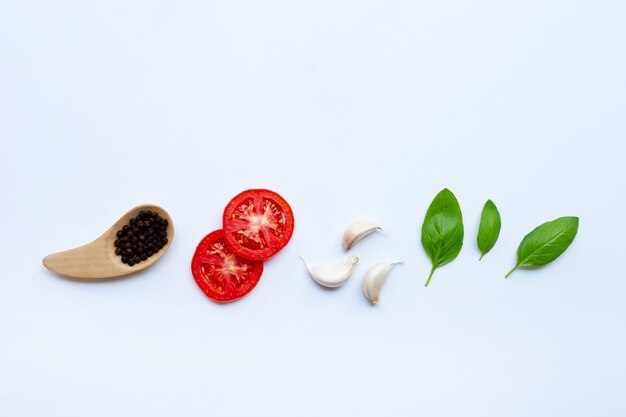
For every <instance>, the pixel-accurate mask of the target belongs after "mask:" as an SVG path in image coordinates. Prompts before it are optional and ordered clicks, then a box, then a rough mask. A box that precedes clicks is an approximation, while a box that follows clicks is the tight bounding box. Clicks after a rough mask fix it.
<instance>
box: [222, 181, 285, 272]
mask: <svg viewBox="0 0 626 417" xmlns="http://www.w3.org/2000/svg"><path fill="white" fill-rule="evenodd" d="M223 227H224V236H226V241H227V242H228V244H229V245H230V247H231V248H232V249H233V252H235V253H236V254H237V255H239V256H242V257H244V258H246V259H252V260H255V261H261V260H265V259H269V258H271V257H272V256H274V255H276V254H277V253H278V252H279V251H280V250H281V249H282V248H284V247H285V245H287V243H289V240H290V239H291V235H292V234H293V227H294V219H293V212H292V211H291V207H290V206H289V203H287V202H286V201H285V199H284V198H282V197H281V196H280V195H278V194H276V193H275V192H274V191H270V190H247V191H244V192H242V193H240V194H238V195H237V196H236V197H235V198H233V199H232V200H230V202H229V203H228V205H227V206H226V209H225V210H224V219H223Z"/></svg>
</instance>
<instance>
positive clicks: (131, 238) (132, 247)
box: [113, 210, 169, 266]
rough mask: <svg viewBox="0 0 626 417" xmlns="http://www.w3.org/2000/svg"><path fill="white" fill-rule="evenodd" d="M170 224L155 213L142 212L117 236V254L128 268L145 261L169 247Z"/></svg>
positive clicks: (118, 232)
mask: <svg viewBox="0 0 626 417" xmlns="http://www.w3.org/2000/svg"><path fill="white" fill-rule="evenodd" d="M168 224H169V223H168V221H167V219H164V218H163V217H161V216H160V215H159V214H158V213H156V212H154V211H151V210H146V211H143V210H142V211H140V212H139V214H137V216H136V217H133V218H132V219H130V220H129V221H128V224H126V225H124V226H122V229H121V230H118V231H117V233H116V234H115V236H116V237H117V239H116V240H115V242H114V243H113V246H114V247H115V254H116V255H118V256H121V258H122V262H123V263H125V264H128V266H134V265H135V264H138V263H140V262H142V261H145V260H146V259H148V258H149V257H151V256H152V255H154V254H155V253H157V252H158V251H159V250H161V249H162V248H163V247H164V246H165V245H167V242H168V240H167V226H168Z"/></svg>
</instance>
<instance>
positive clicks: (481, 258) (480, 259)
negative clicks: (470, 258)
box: [478, 253, 486, 262]
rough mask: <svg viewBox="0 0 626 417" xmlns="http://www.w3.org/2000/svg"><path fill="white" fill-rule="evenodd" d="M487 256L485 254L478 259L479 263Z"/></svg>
mask: <svg viewBox="0 0 626 417" xmlns="http://www.w3.org/2000/svg"><path fill="white" fill-rule="evenodd" d="M485 255H486V253H483V254H482V255H480V258H478V261H479V262H480V261H482V260H483V257H484V256H485Z"/></svg>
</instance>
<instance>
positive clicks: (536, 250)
mask: <svg viewBox="0 0 626 417" xmlns="http://www.w3.org/2000/svg"><path fill="white" fill-rule="evenodd" d="M577 232H578V217H560V218H558V219H556V220H553V221H551V222H546V223H544V224H542V225H541V226H539V227H537V228H536V229H535V230H533V231H532V232H530V233H529V234H527V235H526V236H525V237H524V239H523V240H522V243H520V245H519V248H517V265H515V267H514V268H513V269H511V271H510V272H509V273H508V274H506V277H505V278H508V277H509V275H511V274H512V273H513V271H515V270H516V269H517V268H519V267H520V266H522V267H533V266H542V265H546V264H549V263H550V262H552V261H554V260H555V259H556V258H558V257H559V256H560V255H561V254H562V253H563V252H565V250H566V249H567V248H568V247H569V245H571V243H572V242H573V241H574V238H575V237H576V233H577Z"/></svg>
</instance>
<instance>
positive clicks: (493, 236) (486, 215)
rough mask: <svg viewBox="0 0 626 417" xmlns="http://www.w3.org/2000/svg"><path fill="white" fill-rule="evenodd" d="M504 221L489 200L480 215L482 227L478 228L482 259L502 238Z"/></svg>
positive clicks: (477, 239)
mask: <svg viewBox="0 0 626 417" xmlns="http://www.w3.org/2000/svg"><path fill="white" fill-rule="evenodd" d="M501 227H502V221H501V219H500V212H499V211H498V208H497V207H496V205H495V204H493V201H491V200H487V202H486V203H485V206H484V207H483V212H482V213H481V215H480V226H478V237H477V238H476V241H477V242H478V249H480V259H483V256H485V255H486V254H487V252H489V251H490V250H491V249H492V248H493V246H494V245H495V244H496V241H497V240H498V236H500V228H501Z"/></svg>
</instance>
